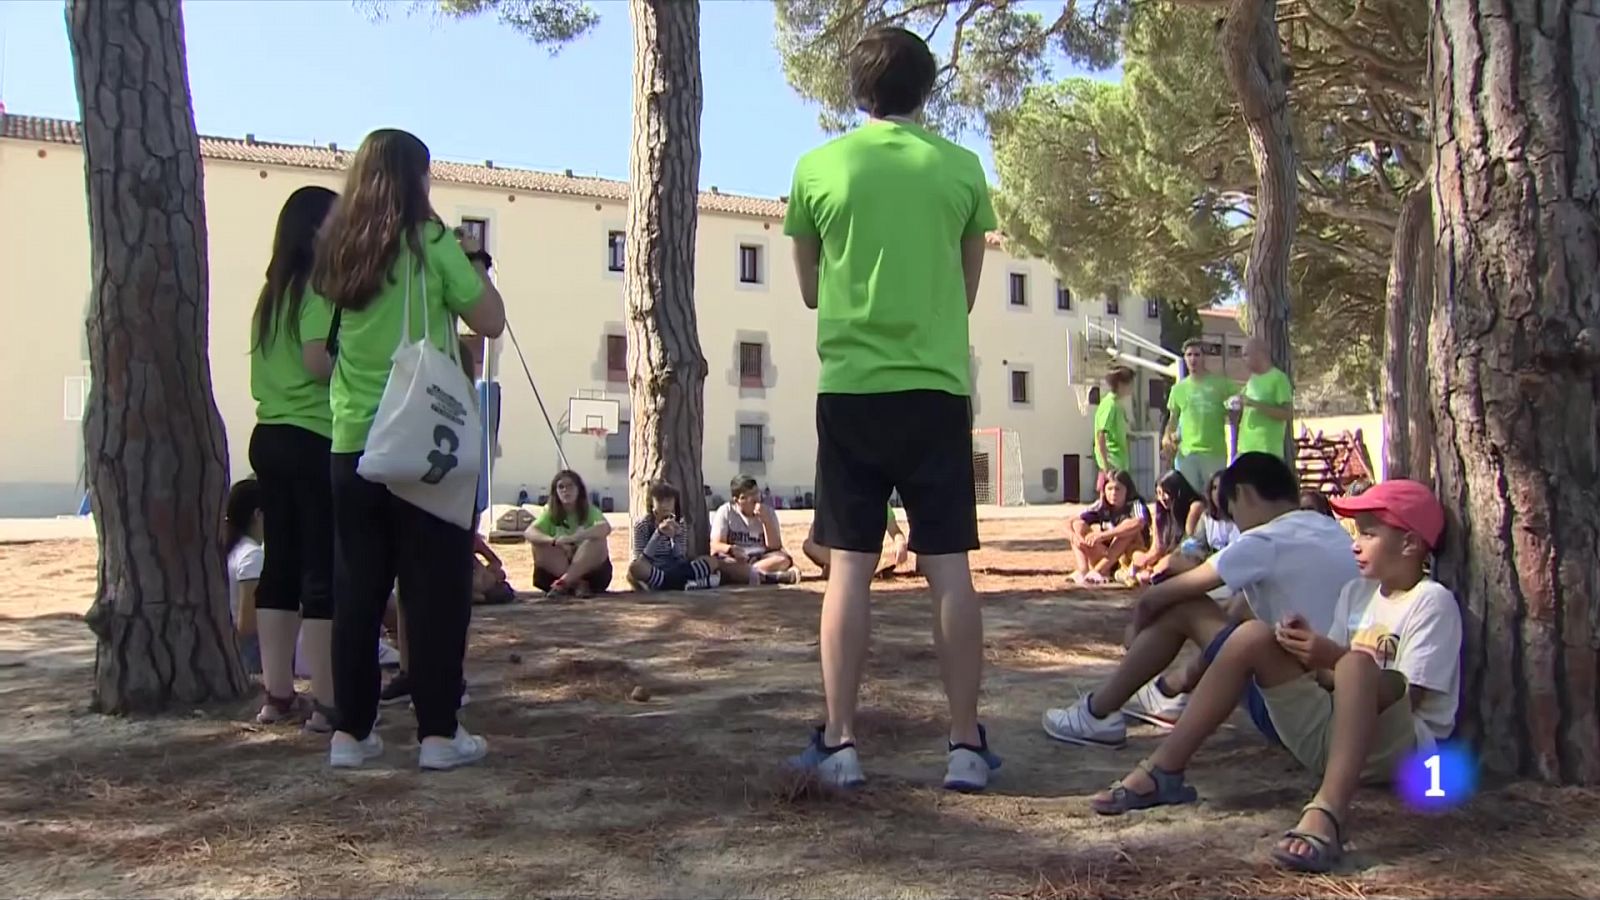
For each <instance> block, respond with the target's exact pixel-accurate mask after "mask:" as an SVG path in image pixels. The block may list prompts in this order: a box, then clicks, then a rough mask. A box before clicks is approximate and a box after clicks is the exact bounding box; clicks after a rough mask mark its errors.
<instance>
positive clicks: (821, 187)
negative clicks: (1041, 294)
mask: <svg viewBox="0 0 1600 900" xmlns="http://www.w3.org/2000/svg"><path fill="white" fill-rule="evenodd" d="M994 228H995V216H994V207H993V206H991V205H990V202H989V185H988V181H987V180H986V178H985V176H984V173H983V166H982V164H981V163H979V162H978V157H977V156H976V155H975V154H974V153H972V151H970V150H967V149H966V148H964V147H961V146H959V145H958V144H955V143H952V142H950V141H947V140H945V139H944V138H942V137H939V136H938V135H935V134H933V133H931V132H928V131H926V130H924V129H922V128H920V127H918V126H915V125H910V124H906V123H902V122H888V121H880V120H872V121H869V122H868V123H866V124H865V125H862V126H861V127H860V128H857V129H855V130H854V131H852V132H850V133H848V134H845V135H843V136H841V137H838V138H835V139H834V140H832V141H830V142H828V143H826V144H823V145H822V146H821V147H818V148H816V149H815V150H812V151H811V152H809V153H807V154H806V155H805V156H802V157H801V158H800V162H799V163H798V164H796V166H795V170H794V186H793V188H792V189H791V190H790V192H789V210H788V214H787V216H786V217H785V218H784V223H783V232H784V234H787V235H789V236H790V237H796V238H816V239H818V240H819V241H820V243H821V245H822V256H821V264H820V268H819V271H818V275H817V356H818V358H819V359H820V360H821V375H820V377H819V378H818V381H817V390H818V392H819V393H825V394H877V393H890V392H894V391H909V390H937V391H945V392H947V393H951V394H956V395H959V396H963V397H965V396H970V395H971V393H972V386H971V383H970V381H971V375H970V370H969V359H968V353H969V351H968V346H967V345H968V340H967V288H966V276H965V274H964V272H963V270H962V266H961V241H962V239H963V238H967V237H973V236H977V235H982V234H987V233H988V232H990V231H992V230H994Z"/></svg>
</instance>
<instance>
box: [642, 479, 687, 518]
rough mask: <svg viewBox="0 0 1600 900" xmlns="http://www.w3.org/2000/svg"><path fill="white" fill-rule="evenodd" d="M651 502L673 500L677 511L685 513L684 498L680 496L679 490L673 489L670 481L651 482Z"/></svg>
mask: <svg viewBox="0 0 1600 900" xmlns="http://www.w3.org/2000/svg"><path fill="white" fill-rule="evenodd" d="M650 500H651V502H652V503H653V502H655V501H657V500H671V501H672V504H673V506H674V507H675V508H676V509H677V511H678V512H679V513H682V512H683V497H681V496H680V495H679V494H678V489H677V488H675V487H673V486H672V482H670V481H652V482H650Z"/></svg>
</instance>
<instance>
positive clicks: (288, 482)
mask: <svg viewBox="0 0 1600 900" xmlns="http://www.w3.org/2000/svg"><path fill="white" fill-rule="evenodd" d="M328 447H329V441H328V439H327V438H325V437H323V436H322V435H320V434H317V433H316V432H314V431H307V430H305V429H304V428H299V427H297V426H294V425H257V426H256V427H255V430H254V431H252V432H251V433H250V467H251V468H253V469H255V472H256V481H257V482H259V483H260V485H261V518H262V525H263V529H264V531H265V535H264V537H265V538H266V540H265V541H264V542H263V543H264V546H265V557H264V559H263V560H262V566H261V580H260V581H259V582H257V584H256V608H257V609H276V610H284V611H287V612H299V613H300V615H301V616H302V617H304V618H307V619H331V618H333V492H332V488H331V487H330V486H329V483H328Z"/></svg>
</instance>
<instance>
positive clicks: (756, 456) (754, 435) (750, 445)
mask: <svg viewBox="0 0 1600 900" xmlns="http://www.w3.org/2000/svg"><path fill="white" fill-rule="evenodd" d="M766 449H767V429H766V426H764V425H740V426H739V462H742V463H752V462H765V461H766V459H767V454H766Z"/></svg>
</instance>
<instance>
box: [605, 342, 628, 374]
mask: <svg viewBox="0 0 1600 900" xmlns="http://www.w3.org/2000/svg"><path fill="white" fill-rule="evenodd" d="M606 380H607V381H627V380H628V338H627V337H626V336H625V335H620V334H608V335H606Z"/></svg>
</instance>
